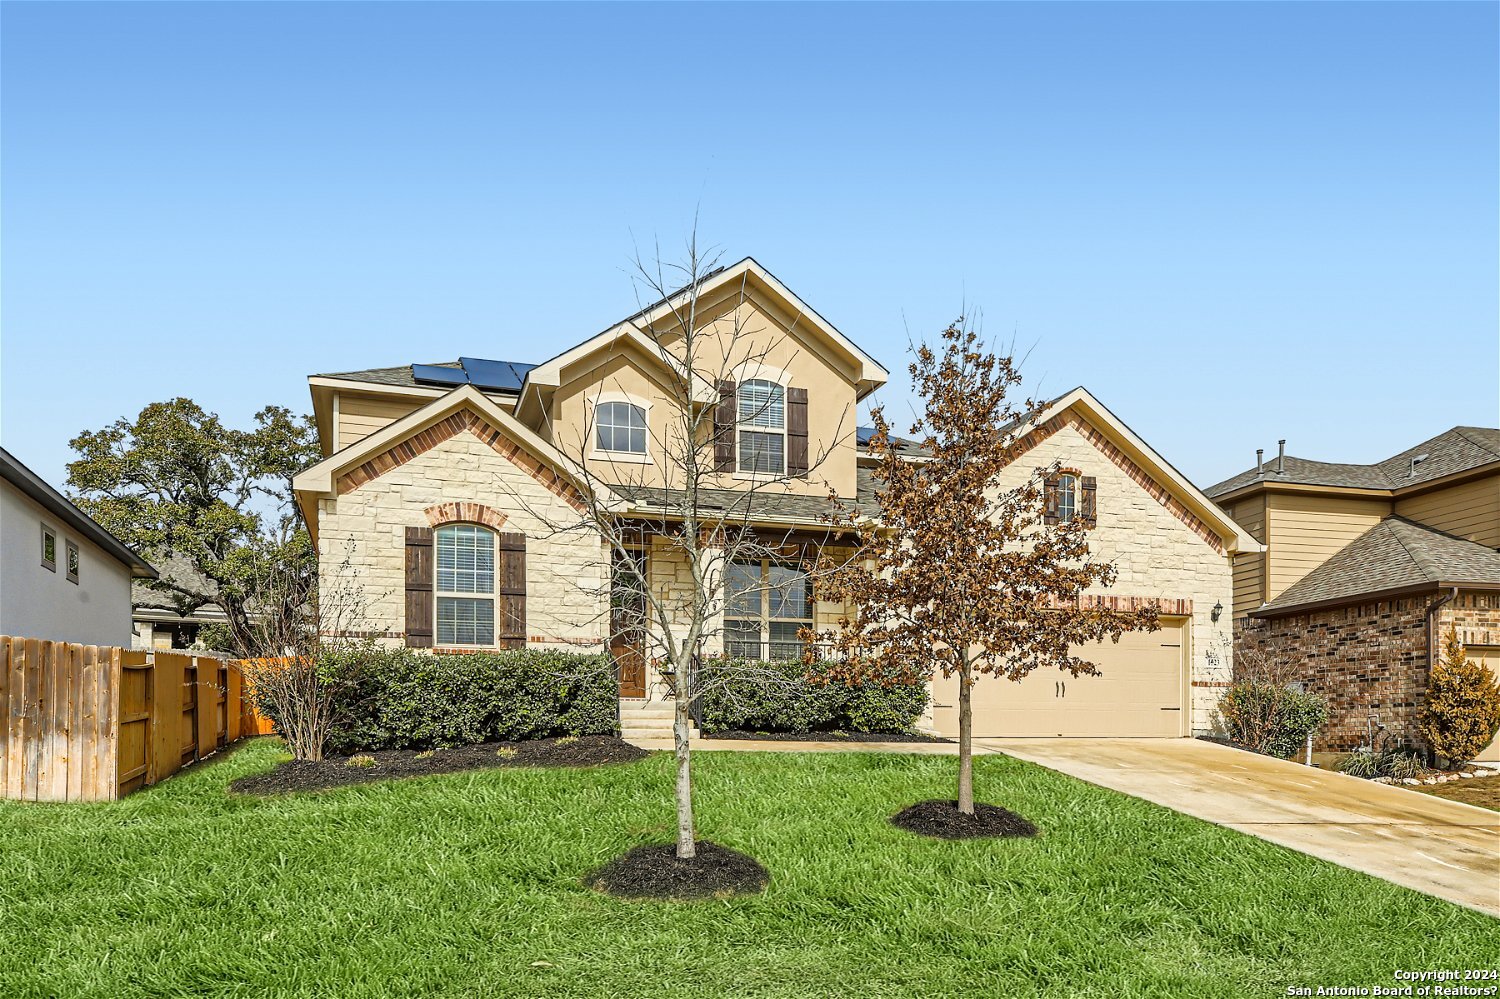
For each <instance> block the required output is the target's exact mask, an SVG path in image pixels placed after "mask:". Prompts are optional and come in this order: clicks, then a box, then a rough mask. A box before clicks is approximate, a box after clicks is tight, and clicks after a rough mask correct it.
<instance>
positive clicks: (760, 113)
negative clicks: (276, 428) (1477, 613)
mask: <svg viewBox="0 0 1500 999" xmlns="http://www.w3.org/2000/svg"><path fill="white" fill-rule="evenodd" d="M1496 37H1497V7H1496V5H1494V4H1481V3H1472V4H1452V5H1449V4H1440V3H1420V4H1409V5H1403V4H1394V3H1390V4H1375V5H1363V4H1354V3H1349V4H1345V3H1329V4H1266V5H1256V4H1217V3H1201V4H1186V3H1183V4H1162V5H1155V4H1132V3H1118V4H1104V5H1090V4H1053V5H1022V4H1015V5H993V6H980V5H964V6H937V5H930V4H929V5H922V6H901V5H880V6H856V5H852V4H838V5H826V6H790V5H787V6H753V7H752V6H735V5H704V6H687V5H680V6H659V7H658V6H627V5H605V6H587V5H555V6H521V5H480V4H459V5H440V4H421V5H397V4H380V5H365V4H355V3H351V4H331V5H310V4H271V3H265V4H243V5H242V4H162V5H134V4H123V3H120V4H115V3H111V4H104V5H98V6H95V5H89V4H17V3H10V4H7V5H6V6H5V7H4V10H3V53H0V55H3V80H0V82H3V98H0V100H3V106H0V112H3V126H0V129H3V131H0V140H3V147H0V157H3V158H0V167H3V202H0V209H3V217H0V218H3V221H0V238H3V252H4V256H3V272H0V282H3V284H0V294H3V314H0V320H3V326H0V335H3V341H0V362H3V380H0V387H3V399H0V418H3V424H0V441H3V443H4V444H5V446H6V447H8V448H10V449H11V450H12V451H13V452H14V453H15V454H16V455H17V456H18V457H20V458H21V459H22V460H23V461H26V462H28V463H29V464H31V465H32V467H34V468H35V469H36V470H37V471H38V472H40V473H41V474H43V475H44V476H46V477H47V478H48V479H50V480H51V481H53V482H55V483H60V482H61V480H62V477H63V474H64V473H63V467H64V465H65V463H66V462H67V461H68V460H69V453H68V449H67V441H68V439H69V438H70V437H72V436H73V435H75V434H76V433H77V432H78V431H80V430H82V429H84V428H91V427H96V426H99V425H102V424H104V423H106V422H108V421H109V420H111V419H113V418H115V417H117V416H120V415H124V414H133V413H135V412H136V411H137V410H138V409H139V408H140V407H141V406H142V405H143V404H145V403H147V402H149V401H152V400H155V399H159V398H166V397H170V396H174V395H188V396H191V397H192V398H194V399H196V400H198V401H199V402H200V403H202V404H203V405H204V406H206V407H208V408H210V409H213V410H216V411H218V412H219V413H221V414H222V415H223V416H224V417H225V418H226V419H228V420H231V421H235V422H244V421H247V420H248V418H249V416H250V414H251V413H252V412H253V411H254V410H255V409H257V408H258V407H259V406H261V405H263V404H266V403H272V402H275V403H282V404H286V405H289V406H293V407H297V408H299V409H301V410H306V409H307V407H308V395H307V387H306V381H305V378H306V376H307V375H308V374H311V373H314V372H319V371H338V370H347V369H352V368H361V367H368V366H379V365H394V364H403V363H407V362H410V361H428V360H442V359H451V358H453V357H456V356H458V355H459V354H461V353H462V354H467V355H472V356H481V357H500V358H507V359H516V360H540V359H543V358H545V357H547V356H550V355H551V354H553V353H556V352H557V350H559V349H561V348H562V347H565V346H568V345H570V344H572V343H574V342H576V341H578V340H580V339H582V338H583V337H585V336H587V335H589V334H592V333H594V332H596V331H598V330H599V329H601V328H603V327H604V326H606V325H608V324H610V323H611V322H613V321H615V320H617V319H619V318H621V317H622V316H624V315H625V314H627V313H629V312H630V311H632V310H633V308H634V305H635V292H634V291H633V289H632V285H631V282H630V279H629V275H628V273H627V270H628V259H629V257H630V254H631V252H632V245H633V241H637V240H638V241H640V242H642V243H643V244H649V243H650V242H651V241H652V240H653V239H655V238H658V237H659V238H660V239H661V241H662V243H663V245H664V246H665V247H666V248H668V250H669V252H672V251H675V249H676V248H677V247H679V246H680V245H681V242H682V240H683V238H684V237H685V235H686V233H687V231H688V229H689V227H690V225H691V221H692V217H693V213H694V211H695V209H698V208H699V207H700V206H701V222H700V237H701V238H703V239H704V240H706V241H709V242H712V243H714V244H716V245H718V246H720V247H722V248H723V251H724V253H725V256H726V259H728V260H734V259H738V258H739V257H741V256H744V255H747V254H749V255H753V256H755V257H756V258H757V259H759V260H760V261H761V262H762V263H763V264H765V265H766V266H767V267H769V268H770V269H771V270H772V271H774V272H775V273H776V274H777V275H778V276H779V277H781V278H782V279H783V280H784V281H786V282H787V283H788V284H789V285H790V286H791V287H792V288H793V289H795V290H796V291H797V292H798V293H799V294H801V295H802V296H803V297H804V298H806V299H807V301H808V302H809V303H810V304H812V305H813V306H814V307H815V308H816V309H817V310H818V311H819V312H821V313H822V314H823V315H824V316H826V317H828V318H829V319H830V320H831V321H833V322H834V323H835V324H836V325H838V326H839V327H840V328H841V329H842V330H843V331H844V332H845V333H847V334H849V335H850V336H851V337H852V338H853V339H855V340H856V341H857V342H859V343H860V344H862V345H863V346H865V347H866V348H867V349H868V350H870V351H871V352H872V353H874V354H875V355H876V356H878V357H880V358H882V359H883V360H884V361H885V362H886V363H887V365H888V366H889V367H891V368H892V369H893V370H894V371H897V372H898V374H897V377H896V378H895V380H894V381H893V383H892V385H891V386H890V388H889V389H888V390H887V391H886V393H885V395H886V397H887V399H888V400H889V401H890V402H891V403H892V404H893V407H894V408H900V407H902V406H905V405H906V399H907V395H906V389H907V386H906V380H905V377H904V357H903V352H904V349H905V345H906V342H907V336H908V332H910V333H911V334H912V335H917V336H920V335H923V334H929V333H932V332H935V331H936V330H938V329H940V328H941V327H942V326H943V325H944V324H945V323H946V322H947V321H948V320H949V319H951V318H953V317H954V316H955V315H957V314H958V312H959V311H960V309H961V308H963V307H964V306H965V303H968V305H969V307H970V308H971V309H973V308H975V307H977V308H978V309H979V310H981V311H982V315H983V321H984V326H985V329H986V331H987V332H989V333H991V334H994V335H997V336H1003V337H1005V338H1007V339H1009V338H1011V337H1012V336H1013V337H1014V338H1015V340H1016V342H1017V343H1018V344H1020V345H1021V346H1023V347H1025V348H1029V349H1030V351H1031V353H1030V357H1029V359H1028V361H1027V366H1026V370H1027V372H1028V374H1029V375H1030V376H1031V377H1032V379H1033V381H1034V384H1036V385H1037V386H1038V387H1039V389H1040V390H1041V391H1043V392H1046V391H1057V392H1060V391H1063V390H1065V389H1067V388H1070V387H1072V386H1073V385H1076V384H1084V385H1087V386H1088V387H1089V388H1090V389H1091V390H1092V391H1093V392H1094V393H1095V394H1096V395H1098V396H1099V397H1100V398H1101V399H1102V400H1103V401H1104V402H1105V403H1106V404H1107V405H1108V406H1110V407H1111V408H1112V409H1114V410H1115V412H1116V413H1117V414H1118V415H1119V416H1121V417H1122V418H1123V419H1124V420H1125V421H1126V422H1127V423H1129V424H1131V425H1132V426H1133V427H1134V428H1135V429H1136V430H1137V431H1138V432H1139V433H1140V434H1141V435H1142V436H1144V437H1145V438H1146V439H1147V440H1148V441H1150V442H1151V443H1152V444H1153V445H1154V446H1155V447H1157V448H1158V449H1159V450H1160V451H1161V452H1162V453H1163V454H1164V455H1165V456H1166V457H1167V458H1168V459H1169V460H1170V461H1172V462H1173V463H1174V464H1176V465H1177V466H1178V467H1179V468H1181V469H1182V470H1183V471H1184V472H1186V473H1187V474H1188V475H1189V476H1190V477H1191V478H1193V479H1194V480H1195V481H1197V482H1198V483H1199V484H1200V485H1208V484H1210V483H1212V482H1214V481H1217V480H1218V479H1220V478H1223V477H1225V476H1228V475H1230V474H1232V473H1233V472H1235V471H1238V470H1239V469H1241V468H1243V467H1245V466H1247V465H1248V464H1249V463H1250V462H1251V461H1252V460H1253V456H1254V450H1255V448H1256V447H1265V448H1267V449H1268V450H1274V448H1275V446H1276V440H1277V439H1278V438H1280V437H1286V438H1288V439H1289V444H1288V450H1289V451H1290V452H1292V453H1294V454H1297V455H1300V456H1303V457H1309V458H1319V459H1324V460H1341V461H1372V460H1375V459H1378V458H1382V457H1385V456H1387V455H1389V454H1391V453H1394V452H1397V451H1400V450H1402V449H1404V448H1405V447H1407V446H1409V445H1411V444H1414V443H1416V442H1418V441H1420V440H1422V439H1424V438H1425V437H1427V436H1430V435H1432V434H1435V433H1437V432H1439V431H1441V430H1443V429H1445V428H1447V427H1449V426H1452V425H1454V424H1486V425H1489V426H1495V425H1496V422H1497V419H1500V414H1497V410H1500V335H1497V326H1500V316H1497V297H1500V287H1497V273H1500V256H1497V212H1500V204H1497V193H1496V192H1497V144H1500V135H1497V120H1500V109H1497V92H1500V80H1497V60H1496Z"/></svg>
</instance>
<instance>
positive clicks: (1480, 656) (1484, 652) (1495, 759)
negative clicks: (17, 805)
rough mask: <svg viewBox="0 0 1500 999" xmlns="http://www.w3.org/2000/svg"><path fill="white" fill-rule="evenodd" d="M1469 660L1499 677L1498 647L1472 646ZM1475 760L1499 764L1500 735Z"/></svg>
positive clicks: (1499, 659) (1499, 658)
mask: <svg viewBox="0 0 1500 999" xmlns="http://www.w3.org/2000/svg"><path fill="white" fill-rule="evenodd" d="M1467 651H1468V653H1469V658H1470V659H1473V660H1475V661H1477V662H1482V663H1484V664H1485V665H1486V666H1488V667H1489V668H1490V672H1492V673H1494V674H1495V675H1496V676H1500V645H1472V646H1470V647H1469V648H1468V650H1467ZM1474 758H1475V759H1476V760H1481V761H1483V762H1486V763H1500V735H1496V736H1495V740H1494V741H1493V742H1491V743H1490V744H1489V746H1487V747H1486V748H1485V750H1484V752H1482V753H1480V754H1479V755H1478V756H1476V757H1474Z"/></svg>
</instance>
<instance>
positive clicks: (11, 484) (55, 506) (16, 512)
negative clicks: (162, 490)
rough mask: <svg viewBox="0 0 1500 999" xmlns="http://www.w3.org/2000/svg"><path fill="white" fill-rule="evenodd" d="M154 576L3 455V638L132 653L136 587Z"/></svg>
mask: <svg viewBox="0 0 1500 999" xmlns="http://www.w3.org/2000/svg"><path fill="white" fill-rule="evenodd" d="M155 577H156V570H155V569H153V568H151V566H150V565H148V564H147V563H146V561H145V560H144V559H142V558H141V557H140V556H139V555H137V554H136V553H135V552H133V551H131V550H130V549H129V548H126V547H125V546H124V545H123V544H121V543H120V541H119V540H118V539H117V538H115V536H114V535H112V534H110V533H109V532H108V531H106V530H105V529H104V528H102V527H100V526H99V525H98V524H96V523H94V521H93V520H91V519H90V518H89V517H88V515H87V514H85V513H84V512H83V511H82V510H80V509H78V507H76V506H74V505H73V504H72V503H70V502H68V499H67V497H65V496H63V494H62V493H60V492H58V491H57V490H56V489H53V488H52V487H51V486H49V485H48V484H47V483H46V482H44V481H42V480H41V479H40V478H39V477H38V476H37V475H36V473H35V472H33V471H31V469H29V468H27V467H26V466H25V465H23V464H21V463H20V462H19V461H17V460H16V459H15V458H14V457H12V455H11V454H10V452H8V451H6V450H5V449H3V448H0V634H5V635H13V636H15V637H18V638H39V639H43V640H47V641H54V642H76V643H78V644H80V645H117V646H120V647H122V648H128V647H129V646H130V638H131V635H130V584H131V580H132V579H139V578H147V579H154V578H155Z"/></svg>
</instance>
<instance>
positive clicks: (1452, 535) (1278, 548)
mask: <svg viewBox="0 0 1500 999" xmlns="http://www.w3.org/2000/svg"><path fill="white" fill-rule="evenodd" d="M1282 445H1283V446H1282V451H1283V453H1280V454H1278V455H1277V456H1276V457H1275V458H1273V459H1271V460H1270V461H1265V460H1257V462H1256V465H1255V467H1253V468H1250V469H1248V470H1246V471H1244V472H1242V473H1240V474H1239V475H1236V476H1234V477H1233V478H1230V479H1226V480H1225V481H1223V482H1220V483H1219V484H1218V485H1215V486H1212V487H1210V488H1209V489H1208V490H1207V492H1208V495H1210V496H1212V497H1213V498H1214V499H1215V500H1216V501H1218V503H1219V504H1220V505H1222V506H1223V508H1224V509H1225V510H1226V511H1228V512H1229V513H1230V515H1231V516H1233V517H1234V519H1235V520H1236V521H1238V522H1239V523H1240V524H1241V525H1242V526H1243V527H1244V528H1245V529H1246V530H1247V531H1249V532H1250V533H1251V534H1252V535H1253V536H1254V537H1255V539H1256V540H1257V541H1259V542H1261V543H1262V544H1263V545H1264V546H1265V550H1264V551H1263V552H1245V553H1243V554H1240V555H1238V556H1236V558H1235V565H1234V617H1235V634H1236V644H1237V646H1238V647H1239V648H1240V649H1242V650H1250V649H1255V650H1260V651H1261V652H1263V653H1264V654H1266V655H1268V656H1269V657H1270V658H1271V659H1273V660H1282V661H1284V662H1286V663H1287V664H1289V665H1291V666H1293V667H1295V668H1296V669H1297V670H1298V674H1299V676H1301V678H1302V680H1303V682H1304V683H1305V684H1306V686H1307V688H1308V689H1309V690H1311V691H1313V692H1314V693H1317V694H1319V695H1321V696H1323V697H1324V698H1325V699H1326V700H1327V701H1328V703H1329V706H1330V709H1331V717H1330V719H1329V723H1328V724H1327V725H1326V726H1325V727H1324V728H1323V729H1322V730H1321V732H1320V733H1319V735H1318V747H1319V748H1320V749H1325V750H1329V751H1340V750H1348V749H1351V748H1353V747H1355V746H1358V745H1361V744H1365V743H1367V742H1368V741H1369V740H1370V738H1371V737H1372V734H1375V733H1383V734H1384V736H1385V737H1387V738H1389V739H1391V740H1393V741H1394V742H1396V743H1398V744H1401V743H1405V744H1410V745H1421V744H1422V739H1421V735H1420V733H1419V732H1418V730H1417V719H1418V716H1419V714H1420V710H1421V707H1422V703H1423V697H1424V695H1425V692H1426V688H1427V676H1428V670H1429V669H1430V668H1431V665H1432V662H1433V660H1434V657H1435V656H1437V655H1438V654H1440V649H1441V642H1442V638H1443V636H1444V635H1446V634H1447V632H1448V630H1449V629H1450V628H1456V629H1457V630H1458V634H1459V637H1460V638H1461V639H1462V640H1463V641H1464V643H1465V644H1466V645H1467V646H1468V651H1469V655H1470V656H1471V657H1473V658H1476V659H1479V660H1482V661H1484V662H1486V663H1487V664H1488V665H1489V666H1490V667H1491V668H1492V669H1495V670H1496V671H1497V672H1500V430H1494V429H1490V428H1486V427H1454V428H1453V429H1452V430H1448V431H1445V432H1444V433H1441V434H1439V435H1437V436H1436V437H1434V438H1432V439H1431V440H1427V441H1423V442H1422V443H1421V444H1418V445H1416V446H1415V447H1411V448H1407V449H1406V450H1405V451H1402V452H1401V453H1399V454H1396V455H1393V456H1391V457H1390V458H1387V459H1385V460H1384V461H1379V462H1376V463H1375V464H1372V465H1354V464H1339V463H1333V462H1323V461H1307V460H1304V459H1302V458H1295V457H1293V456H1291V455H1288V454H1285V453H1284V450H1285V442H1282ZM1244 658H1246V659H1247V660H1248V658H1249V657H1248V656H1247V657H1244ZM1480 759H1481V760H1486V761H1497V760H1500V739H1497V740H1496V741H1495V742H1494V743H1492V744H1491V745H1490V746H1489V748H1488V749H1487V750H1486V751H1485V753H1483V754H1482V755H1481V757H1480Z"/></svg>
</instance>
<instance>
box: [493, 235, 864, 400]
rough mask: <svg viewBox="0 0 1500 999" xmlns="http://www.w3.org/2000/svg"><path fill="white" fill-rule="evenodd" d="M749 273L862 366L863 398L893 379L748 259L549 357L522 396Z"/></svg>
mask: <svg viewBox="0 0 1500 999" xmlns="http://www.w3.org/2000/svg"><path fill="white" fill-rule="evenodd" d="M747 277H750V278H754V279H755V280H756V281H758V282H759V283H760V284H762V285H764V286H765V287H766V288H767V289H769V290H770V291H771V292H772V293H773V294H775V295H776V296H777V297H779V298H781V299H782V300H783V301H784V302H785V303H786V304H788V305H789V306H791V311H793V312H794V313H795V314H796V315H797V318H798V319H799V320H801V319H806V320H807V321H808V323H809V324H810V325H811V326H812V327H814V328H815V329H816V330H817V331H818V332H820V333H821V334H822V335H823V336H825V337H826V338H827V339H828V340H830V341H832V342H833V343H834V344H836V345H837V346H838V347H839V348H840V349H842V350H843V351H844V352H845V353H847V354H848V355H849V357H850V358H851V359H852V360H854V361H855V362H856V363H857V364H858V366H859V369H860V378H859V381H860V385H861V390H860V391H859V393H858V394H859V396H861V397H862V396H864V395H865V394H867V393H868V392H870V391H872V390H873V389H875V388H876V387H878V386H880V385H882V384H884V383H885V381H886V379H887V378H889V377H890V372H889V371H887V370H886V369H885V366H884V365H882V364H881V363H880V362H879V361H877V360H875V358H874V357H872V356H870V355H869V354H867V353H866V352H865V351H864V349H863V348H861V347H860V346H859V345H858V344H856V343H855V342H854V341H853V340H850V339H849V338H848V337H847V336H845V335H844V334H843V333H842V332H840V331H839V329H838V328H837V327H835V326H834V325H833V324H832V323H830V322H829V321H828V320H826V319H824V318H823V317H822V316H821V315H819V314H818V312H817V310H815V309H813V308H812V307H811V306H810V305H808V304H807V303H806V302H804V301H803V300H802V299H801V298H799V297H798V296H797V295H796V293H794V292H793V291H792V290H791V289H790V288H788V287H787V286H786V285H784V284H782V283H781V281H780V279H779V278H777V277H776V275H774V274H772V273H771V272H770V271H768V270H766V269H765V268H764V267H762V266H761V265H760V263H759V262H757V261H756V260H755V258H753V257H746V258H744V259H743V260H741V261H739V262H737V263H734V264H731V265H729V266H727V267H720V268H718V269H716V270H713V271H710V272H708V273H707V274H705V275H703V276H702V277H700V278H699V279H698V280H697V281H696V282H694V283H693V284H690V285H687V286H686V287H683V288H680V289H678V290H677V291H675V292H673V293H672V294H670V295H668V296H667V297H666V298H663V299H661V300H659V301H657V302H653V303H652V304H650V305H648V306H646V307H645V308H643V309H641V310H640V311H638V312H636V313H635V314H634V315H631V316H627V317H626V318H625V319H622V320H621V321H620V322H618V323H616V324H614V325H613V326H611V327H609V328H608V329H606V330H604V331H602V332H600V333H598V334H596V335H595V336H593V337H590V338H589V339H587V340H585V341H583V342H582V343H580V344H577V345H575V346H573V347H570V348H568V349H567V350H565V351H563V352H562V353H561V354H558V355H557V356H556V357H553V358H549V359H548V360H546V361H543V362H542V363H541V364H539V365H537V366H536V367H535V368H533V369H532V370H531V372H530V373H529V374H528V375H527V377H526V384H525V386H523V387H522V390H521V392H522V395H523V396H524V395H525V393H526V392H527V391H528V390H530V389H532V388H533V387H543V386H553V387H555V386H556V385H557V384H558V382H559V380H560V376H561V371H562V369H563V367H565V366H566V365H568V364H571V363H573V362H574V361H576V360H578V359H580V358H583V357H586V356H588V355H589V354H591V353H593V352H595V351H597V350H601V349H605V348H609V347H612V346H613V345H614V344H615V343H616V342H617V341H618V340H619V339H620V338H621V337H624V336H628V335H629V334H632V333H633V334H635V336H636V337H638V338H640V339H641V340H646V341H647V342H648V344H649V338H646V337H644V336H641V333H640V331H641V330H642V329H644V328H646V327H650V326H651V325H653V324H654V323H658V322H661V321H662V320H664V319H668V318H670V317H671V315H672V310H673V308H674V307H680V306H681V304H682V303H683V301H684V300H686V299H687V297H688V296H689V295H690V294H691V293H693V291H694V290H696V292H697V294H698V295H699V296H700V297H702V296H704V295H707V294H710V293H712V292H713V291H714V290H715V289H718V288H721V287H724V286H725V285H728V284H730V283H731V282H734V281H737V280H742V279H745V278H747ZM650 353H652V354H653V355H656V354H658V353H659V352H658V351H656V350H655V349H654V348H651V349H650Z"/></svg>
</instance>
